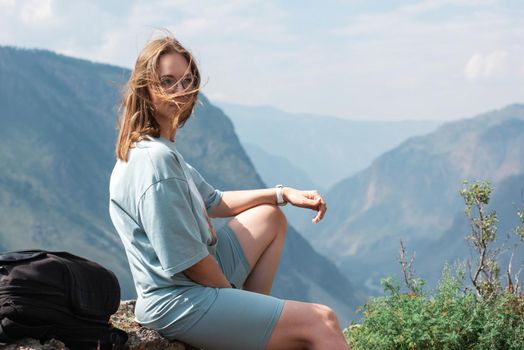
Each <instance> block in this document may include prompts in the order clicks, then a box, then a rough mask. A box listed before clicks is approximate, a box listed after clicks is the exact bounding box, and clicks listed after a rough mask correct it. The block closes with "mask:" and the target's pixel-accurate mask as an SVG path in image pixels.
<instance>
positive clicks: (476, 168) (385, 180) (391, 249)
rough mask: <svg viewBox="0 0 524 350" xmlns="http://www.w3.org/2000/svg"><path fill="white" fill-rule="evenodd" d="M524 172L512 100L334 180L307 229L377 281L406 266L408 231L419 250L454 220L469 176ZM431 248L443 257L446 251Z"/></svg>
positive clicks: (362, 277)
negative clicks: (402, 259)
mask: <svg viewBox="0 0 524 350" xmlns="http://www.w3.org/2000/svg"><path fill="white" fill-rule="evenodd" d="M348 161H350V159H348ZM523 173H524V105H512V106H509V107H506V108H504V109H501V110H498V111H494V112H491V113H486V114H484V115H481V116H478V117H475V118H470V119H465V120H461V121H458V122H453V123H447V124H445V125H443V126H442V127H440V128H439V129H438V130H436V131H435V132H433V133H431V134H429V135H427V136H418V137H413V138H410V139H408V140H407V141H405V142H404V143H402V144H401V145H400V146H399V147H397V148H395V149H393V150H391V151H389V152H386V153H385V154H383V155H382V156H380V157H379V158H377V159H376V160H375V161H374V162H373V163H372V165H371V166H370V167H368V168H367V169H365V170H363V171H361V172H359V173H358V174H356V175H354V176H351V177H349V178H347V179H345V180H343V181H341V182H339V183H338V184H336V185H335V186H333V188H332V189H331V190H330V191H329V193H328V194H327V195H326V198H327V202H328V203H329V208H330V209H329V211H330V212H329V213H328V214H329V217H328V216H327V215H326V220H324V221H323V222H320V223H319V224H318V225H317V226H316V227H314V228H310V229H309V230H307V231H306V232H305V235H306V237H307V238H308V239H309V240H310V242H312V244H314V246H315V247H317V248H318V249H319V250H320V251H321V252H323V253H324V254H326V255H329V256H330V257H332V258H333V259H334V260H335V261H336V263H337V265H338V266H339V267H341V270H342V271H344V272H347V275H348V276H352V278H353V279H354V280H356V281H357V282H360V283H367V284H368V285H370V281H369V277H370V276H375V278H374V280H373V283H371V284H372V285H377V282H378V277H379V276H381V275H382V276H383V275H385V274H388V273H390V272H391V271H398V270H399V266H398V263H397V262H396V258H397V256H398V247H399V240H400V239H401V238H402V239H404V240H405V241H406V242H407V244H408V247H411V249H415V250H417V249H418V248H422V247H425V246H427V244H429V243H428V242H431V241H435V240H438V239H440V238H441V237H443V236H444V234H445V232H446V231H447V230H448V229H450V228H451V226H452V224H453V223H454V220H456V219H455V218H456V217H457V215H458V214H457V213H460V212H461V211H462V208H463V202H462V198H460V196H459V194H458V190H459V189H460V188H461V187H462V180H463V179H469V180H471V181H474V180H490V181H491V182H492V183H493V184H494V185H495V187H497V185H498V184H499V183H501V181H504V180H505V179H508V178H509V177H510V176H518V175H520V174H523ZM512 190H513V191H520V189H519V188H513V189H512ZM519 193H520V192H519ZM508 200H509V199H508ZM502 201H503V200H502ZM466 233H467V232H464V233H457V235H459V236H458V237H462V236H461V235H465V234H466ZM457 239H460V238H457ZM441 248H442V249H444V247H441ZM431 253H432V256H431V257H430V259H432V262H434V263H435V264H440V265H441V264H442V263H443V261H442V260H441V259H442V257H443V256H441V255H439V252H435V251H431ZM433 258H434V259H433Z"/></svg>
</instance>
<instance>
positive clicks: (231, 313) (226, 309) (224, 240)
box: [176, 225, 284, 350]
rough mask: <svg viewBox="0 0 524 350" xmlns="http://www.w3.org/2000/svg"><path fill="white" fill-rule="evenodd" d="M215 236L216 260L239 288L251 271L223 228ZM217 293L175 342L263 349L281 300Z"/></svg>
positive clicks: (221, 349)
mask: <svg viewBox="0 0 524 350" xmlns="http://www.w3.org/2000/svg"><path fill="white" fill-rule="evenodd" d="M217 235H218V243H217V250H216V258H217V261H218V263H219V264H220V267H221V268H222V271H223V272H224V275H225V276H226V277H227V278H228V280H229V281H230V282H232V283H234V284H235V285H236V286H237V287H238V288H241V286H243V284H244V282H245V280H246V278H247V276H248V275H249V273H250V270H251V269H250V266H249V263H248V261H247V259H246V257H245V255H244V252H243V251H242V247H241V246H240V243H239V242H238V240H237V238H236V236H235V234H234V233H233V231H232V230H231V229H230V228H229V226H227V225H224V227H222V228H221V229H220V230H219V231H218V232H217ZM202 288H206V287H202ZM217 290H218V295H217V297H216V299H215V301H214V302H213V304H211V307H209V308H208V309H207V310H206V311H205V312H203V314H202V316H201V317H200V319H199V320H198V321H197V322H196V323H195V324H194V325H192V326H191V327H190V328H189V329H188V330H186V331H185V332H183V333H182V334H177V336H176V339H178V340H181V341H183V342H185V343H187V344H189V345H192V346H194V347H196V348H199V349H204V350H214V349H217V350H257V349H260V350H262V349H265V347H266V344H267V342H268V340H269V337H270V336H271V333H272V331H273V328H274V327H275V325H276V323H277V321H278V319H279V317H280V314H281V312H282V309H283V307H284V300H282V299H279V298H275V297H273V296H269V295H265V294H259V293H254V292H250V291H247V290H242V289H232V288H217Z"/></svg>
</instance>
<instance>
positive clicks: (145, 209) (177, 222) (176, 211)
mask: <svg viewBox="0 0 524 350" xmlns="http://www.w3.org/2000/svg"><path fill="white" fill-rule="evenodd" d="M191 208H192V206H191V202H190V198H189V187H188V185H187V182H186V181H185V180H181V179H178V178H170V179H166V180H161V181H159V182H157V183H155V184H153V185H151V186H150V187H149V188H148V189H147V190H146V191H145V192H144V194H143V195H142V197H141V198H140V200H139V202H138V206H137V211H138V218H139V220H140V223H141V225H142V227H143V229H144V231H145V232H146V235H147V237H148V238H149V241H150V242H151V245H152V246H153V249H154V251H155V253H156V255H157V256H158V260H159V261H160V265H161V266H162V269H163V270H164V271H165V272H167V273H169V274H170V275H175V274H177V273H179V272H181V271H183V270H185V269H187V268H188V267H190V266H192V265H194V264H196V263H197V262H199V261H200V260H202V259H203V258H205V257H206V256H207V255H209V251H208V250H207V247H206V244H205V243H204V242H202V239H201V235H200V231H199V228H198V224H197V222H196V218H195V216H194V214H193V211H192V209H191Z"/></svg>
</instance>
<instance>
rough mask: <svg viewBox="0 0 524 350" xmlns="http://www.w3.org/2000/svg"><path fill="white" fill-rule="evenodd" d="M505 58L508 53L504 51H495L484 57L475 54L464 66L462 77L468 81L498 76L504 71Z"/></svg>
mask: <svg viewBox="0 0 524 350" xmlns="http://www.w3.org/2000/svg"><path fill="white" fill-rule="evenodd" d="M507 57H508V52H507V51H504V50H496V51H493V52H491V53H489V54H486V55H483V54H480V53H475V54H473V55H472V56H471V58H470V59H469V61H468V63H467V64H466V68H465V69H464V75H465V76H466V78H467V79H470V80H477V79H489V78H493V77H497V76H500V75H502V74H504V72H505V71H506V62H507Z"/></svg>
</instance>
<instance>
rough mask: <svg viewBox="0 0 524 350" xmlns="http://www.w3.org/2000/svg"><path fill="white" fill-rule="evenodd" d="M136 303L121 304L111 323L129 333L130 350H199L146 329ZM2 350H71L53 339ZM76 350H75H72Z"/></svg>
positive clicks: (23, 342) (125, 302) (28, 340)
mask: <svg viewBox="0 0 524 350" xmlns="http://www.w3.org/2000/svg"><path fill="white" fill-rule="evenodd" d="M134 310H135V301H134V300H127V301H122V302H121V303H120V307H119V308H118V311H117V312H116V313H115V314H114V315H113V316H111V319H110V320H109V321H110V323H111V324H112V325H113V326H114V327H117V328H120V329H122V330H124V331H126V332H127V334H128V335H129V339H128V341H127V344H126V348H127V349H128V350H198V349H195V348H193V347H191V346H188V345H185V344H183V343H181V342H178V341H169V340H167V339H166V338H164V337H162V336H161V335H160V334H158V332H156V331H154V330H152V329H148V328H144V327H142V326H140V325H139V324H138V323H136V322H135V321H134V318H135V315H134ZM0 349H2V350H69V349H68V348H67V347H66V346H65V345H64V344H63V343H62V342H60V341H58V340H55V339H51V340H50V341H48V342H46V343H44V344H40V342H39V341H38V340H34V339H23V340H20V341H18V342H17V343H15V344H10V345H7V346H4V347H0ZM71 350H74V349H71Z"/></svg>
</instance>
